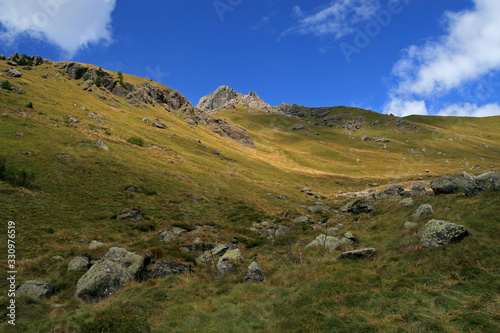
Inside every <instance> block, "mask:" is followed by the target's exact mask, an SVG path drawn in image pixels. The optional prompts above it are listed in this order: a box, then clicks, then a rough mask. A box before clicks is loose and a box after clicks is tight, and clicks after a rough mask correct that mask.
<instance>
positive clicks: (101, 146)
mask: <svg viewBox="0 0 500 333" xmlns="http://www.w3.org/2000/svg"><path fill="white" fill-rule="evenodd" d="M95 145H96V146H97V147H99V148H101V149H103V150H105V151H109V146H108V145H107V144H106V142H104V141H96V142H95Z"/></svg>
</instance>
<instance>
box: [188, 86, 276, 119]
mask: <svg viewBox="0 0 500 333" xmlns="http://www.w3.org/2000/svg"><path fill="white" fill-rule="evenodd" d="M236 104H240V105H244V106H248V107H253V108H258V109H264V108H266V107H270V105H269V104H267V103H266V102H264V101H263V100H262V99H260V97H259V96H257V94H256V93H255V92H254V91H250V92H249V93H248V95H243V94H241V93H239V92H236V91H235V90H234V89H233V88H230V87H228V86H220V87H219V88H217V90H215V91H214V92H213V93H211V94H210V95H207V96H203V97H202V98H201V99H200V101H199V102H198V105H197V107H198V108H199V109H201V110H203V111H206V112H208V113H213V112H217V111H220V110H224V109H227V108H231V107H234V106H235V105H236Z"/></svg>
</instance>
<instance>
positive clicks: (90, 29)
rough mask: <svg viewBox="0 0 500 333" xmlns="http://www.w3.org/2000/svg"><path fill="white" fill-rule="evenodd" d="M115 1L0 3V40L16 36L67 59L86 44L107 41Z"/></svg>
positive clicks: (11, 40) (26, 0)
mask: <svg viewBox="0 0 500 333" xmlns="http://www.w3.org/2000/svg"><path fill="white" fill-rule="evenodd" d="M115 3H116V0H85V1H80V0H2V1H1V2H0V24H1V28H0V40H2V41H4V42H7V43H14V42H15V41H16V40H17V38H18V37H19V36H26V35H27V36H30V37H31V38H35V39H39V40H43V41H47V42H49V43H51V44H54V45H57V46H59V47H60V48H61V49H62V50H63V51H64V52H65V53H66V55H67V56H68V57H72V56H74V54H75V53H76V52H78V51H79V50H80V49H82V48H84V47H87V46H88V45H89V44H96V43H100V42H104V43H109V42H111V35H112V32H111V13H112V12H113V10H114V8H115Z"/></svg>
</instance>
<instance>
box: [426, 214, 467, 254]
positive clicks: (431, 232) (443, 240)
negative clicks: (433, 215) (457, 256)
mask: <svg viewBox="0 0 500 333" xmlns="http://www.w3.org/2000/svg"><path fill="white" fill-rule="evenodd" d="M468 234H469V231H468V230H467V229H466V228H465V227H464V226H462V225H459V224H455V223H451V222H448V221H441V220H430V221H429V222H427V223H426V224H425V226H424V227H423V228H422V229H420V230H419V232H418V237H419V238H420V245H422V247H423V248H427V249H432V248H436V247H438V246H441V245H445V244H449V243H452V242H458V241H460V240H461V239H463V238H464V237H466V236H467V235H468Z"/></svg>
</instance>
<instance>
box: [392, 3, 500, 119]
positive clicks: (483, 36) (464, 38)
mask: <svg viewBox="0 0 500 333" xmlns="http://www.w3.org/2000/svg"><path fill="white" fill-rule="evenodd" d="M473 2H474V4H475V6H474V8H473V9H470V10H464V11H460V12H456V13H452V12H446V13H445V15H444V17H445V23H446V32H445V34H443V35H442V36H441V37H440V38H437V39H434V40H432V41H429V42H427V43H425V44H424V45H421V46H417V45H412V46H410V47H408V48H406V49H405V50H404V51H403V56H402V57H401V59H400V60H399V61H398V62H397V63H396V64H395V65H394V67H393V70H392V73H393V75H395V76H396V77H397V84H396V86H395V87H394V88H393V89H391V90H390V91H389V94H388V95H389V100H390V101H389V102H388V103H387V104H386V105H385V108H384V112H386V113H393V114H397V115H408V114H410V113H411V112H422V113H424V107H423V106H425V102H424V101H425V100H426V99H431V100H432V101H433V104H432V105H431V106H432V110H440V106H438V105H436V104H440V105H443V104H445V103H446V102H445V98H446V95H447V94H449V93H451V92H453V91H454V90H455V92H459V93H460V91H461V90H463V89H464V88H465V87H467V86H468V85H471V84H476V83H478V82H479V85H478V88H481V87H482V88H483V89H476V90H477V91H476V95H478V97H479V96H480V97H485V98H483V102H484V103H485V102H486V98H490V97H492V96H494V94H492V93H491V90H492V89H493V87H494V86H496V85H497V84H496V83H491V82H487V85H484V84H482V82H483V81H484V78H485V77H491V76H492V75H493V74H494V73H495V72H496V71H498V70H499V69H500V20H499V19H498V18H499V17H500V1H498V0H473ZM485 86H486V88H487V89H486V90H485V89H484V88H485ZM485 92H487V93H488V94H487V96H483V95H484V93H485ZM422 103H424V104H423V105H422ZM425 109H426V111H425V112H428V111H427V108H425ZM432 113H434V112H432ZM437 114H439V115H449V116H475V117H484V116H491V115H495V114H497V115H498V114H500V107H499V105H498V104H496V103H494V104H487V105H483V106H481V105H479V106H478V105H477V104H471V103H459V104H453V105H450V106H447V107H445V108H443V109H441V111H438V112H437Z"/></svg>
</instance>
